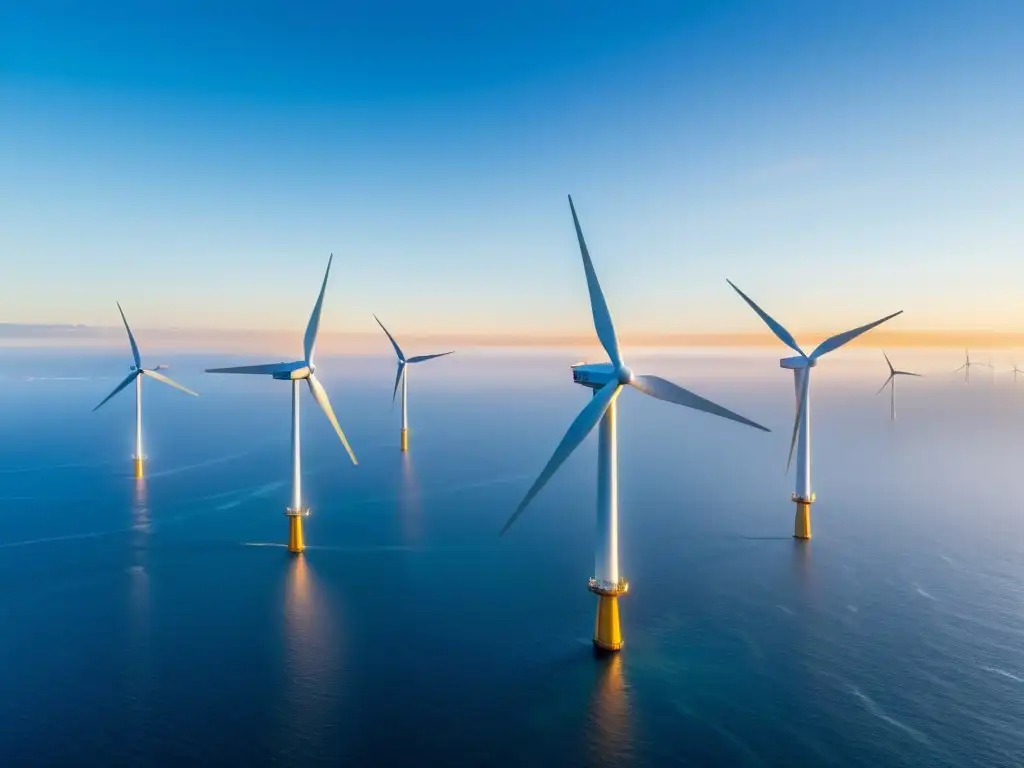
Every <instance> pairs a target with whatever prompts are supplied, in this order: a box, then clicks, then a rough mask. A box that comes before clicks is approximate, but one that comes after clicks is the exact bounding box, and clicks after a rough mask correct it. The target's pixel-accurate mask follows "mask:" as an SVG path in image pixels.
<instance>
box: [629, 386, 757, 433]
mask: <svg viewBox="0 0 1024 768" xmlns="http://www.w3.org/2000/svg"><path fill="white" fill-rule="evenodd" d="M630 384H632V385H633V386H634V387H636V388H637V389H639V390H640V391H641V392H643V393H644V394H645V395H650V396H651V397H656V398H657V399H658V400H664V401H665V402H666V403H675V404H676V405H683V406H686V407H687V408H693V409H694V410H697V411H704V413H710V414H712V415H713V416H721V417H722V418H723V419H731V420H732V421H738V422H739V423H740V424H746V425H747V426H748V427H754V428H755V429H760V430H761V431H763V432H771V430H770V429H768V428H767V427H762V426H761V425H760V424H758V423H757V422H754V421H751V420H750V419H747V418H744V417H743V416H740V415H739V414H738V413H733V412H732V411H730V410H729V409H727V408H723V407H722V406H720V405H716V404H715V403H713V402H711V401H710V400H705V399H704V398H703V397H701V396H700V395H695V394H694V393H693V392H690V391H689V390H688V389H683V388H682V387H680V386H679V385H678V384H673V383H672V382H671V381H668V380H667V379H663V378H661V377H660V376H650V375H647V374H641V375H640V376H637V377H635V378H634V379H633V381H631V382H630Z"/></svg>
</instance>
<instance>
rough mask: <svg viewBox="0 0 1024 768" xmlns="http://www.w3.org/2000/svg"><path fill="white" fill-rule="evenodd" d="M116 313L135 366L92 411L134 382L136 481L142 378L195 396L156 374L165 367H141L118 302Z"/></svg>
mask: <svg viewBox="0 0 1024 768" xmlns="http://www.w3.org/2000/svg"><path fill="white" fill-rule="evenodd" d="M117 311H118V312H120V313H121V321H122V322H123V323H124V329H125V330H126V331H128V343H129V344H131V346H132V358H133V359H134V360H135V364H134V365H132V366H130V367H129V369H128V370H130V371H131V373H129V374H128V375H127V376H126V377H125V379H124V381H122V382H121V383H120V384H118V385H117V386H116V387H114V391H113V392H111V393H110V394H109V395H107V396H106V397H105V398H103V402H101V403H100V404H99V405H97V406H96V407H95V408H93V411H96V410H99V408H100V407H101V406H102V405H103V404H104V403H106V402H107V400H109V399H110V398H112V397H113V396H114V395H116V394H117V393H118V392H120V391H121V390H122V389H124V388H125V387H127V386H128V385H129V384H131V383H132V382H133V381H134V382H135V456H134V457H133V459H132V461H133V463H134V464H135V477H136V479H138V478H141V477H142V475H143V463H144V461H145V456H143V453H142V377H143V376H149V377H150V378H151V379H155V380H156V381H160V382H163V383H164V384H167V385H169V386H172V387H174V388H175V389H180V390H181V391H182V392H187V393H188V394H190V395H194V396H197V395H196V393H195V392H193V391H192V390H191V389H187V388H185V387H183V386H181V384H179V383H178V382H176V381H172V380H171V379H169V378H167V377H166V376H164V375H163V374H162V373H157V371H163V370H166V369H167V366H166V365H157V366H154V367H153V368H143V367H142V357H141V356H140V355H139V345H138V344H136V343H135V336H134V335H133V334H132V329H131V328H129V327H128V320H127V319H126V318H125V316H124V310H123V309H121V304H120V302H118V305H117Z"/></svg>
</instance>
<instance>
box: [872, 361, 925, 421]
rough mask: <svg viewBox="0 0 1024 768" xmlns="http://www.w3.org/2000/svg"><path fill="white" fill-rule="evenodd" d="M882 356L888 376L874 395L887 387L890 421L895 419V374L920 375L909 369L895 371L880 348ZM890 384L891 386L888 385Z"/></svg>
mask: <svg viewBox="0 0 1024 768" xmlns="http://www.w3.org/2000/svg"><path fill="white" fill-rule="evenodd" d="M882 357H884V358H885V364H886V365H888V366H889V378H887V379H886V380H885V384H883V385H882V386H881V388H879V390H878V392H875V395H876V396H877V395H879V394H880V393H881V392H882V390H883V389H885V388H886V387H890V388H889V419H890V421H896V377H897V376H920V375H921V374H920V373H911V372H910V371H897V370H896V369H895V368H893V367H892V362H891V361H890V360H889V356H888V355H887V354H885V350H884V349H883V350H882ZM890 385H891V386H890Z"/></svg>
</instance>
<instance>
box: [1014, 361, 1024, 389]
mask: <svg viewBox="0 0 1024 768" xmlns="http://www.w3.org/2000/svg"><path fill="white" fill-rule="evenodd" d="M1012 365H1013V383H1014V384H1016V383H1017V374H1018V373H1024V371H1022V370H1021V369H1020V368H1018V367H1017V364H1016V363H1013V364H1012Z"/></svg>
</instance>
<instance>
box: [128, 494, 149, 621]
mask: <svg viewBox="0 0 1024 768" xmlns="http://www.w3.org/2000/svg"><path fill="white" fill-rule="evenodd" d="M131 519H132V535H131V550H132V554H131V565H130V566H129V573H130V575H131V583H132V586H131V594H132V614H133V616H134V623H135V624H136V626H137V627H139V628H144V627H145V625H147V623H148V619H149V615H148V611H149V574H148V573H147V571H146V565H147V562H146V561H147V556H148V550H149V535H150V519H149V490H148V488H147V487H146V480H145V478H138V479H137V480H136V481H135V489H134V491H133V493H132V507H131Z"/></svg>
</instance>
